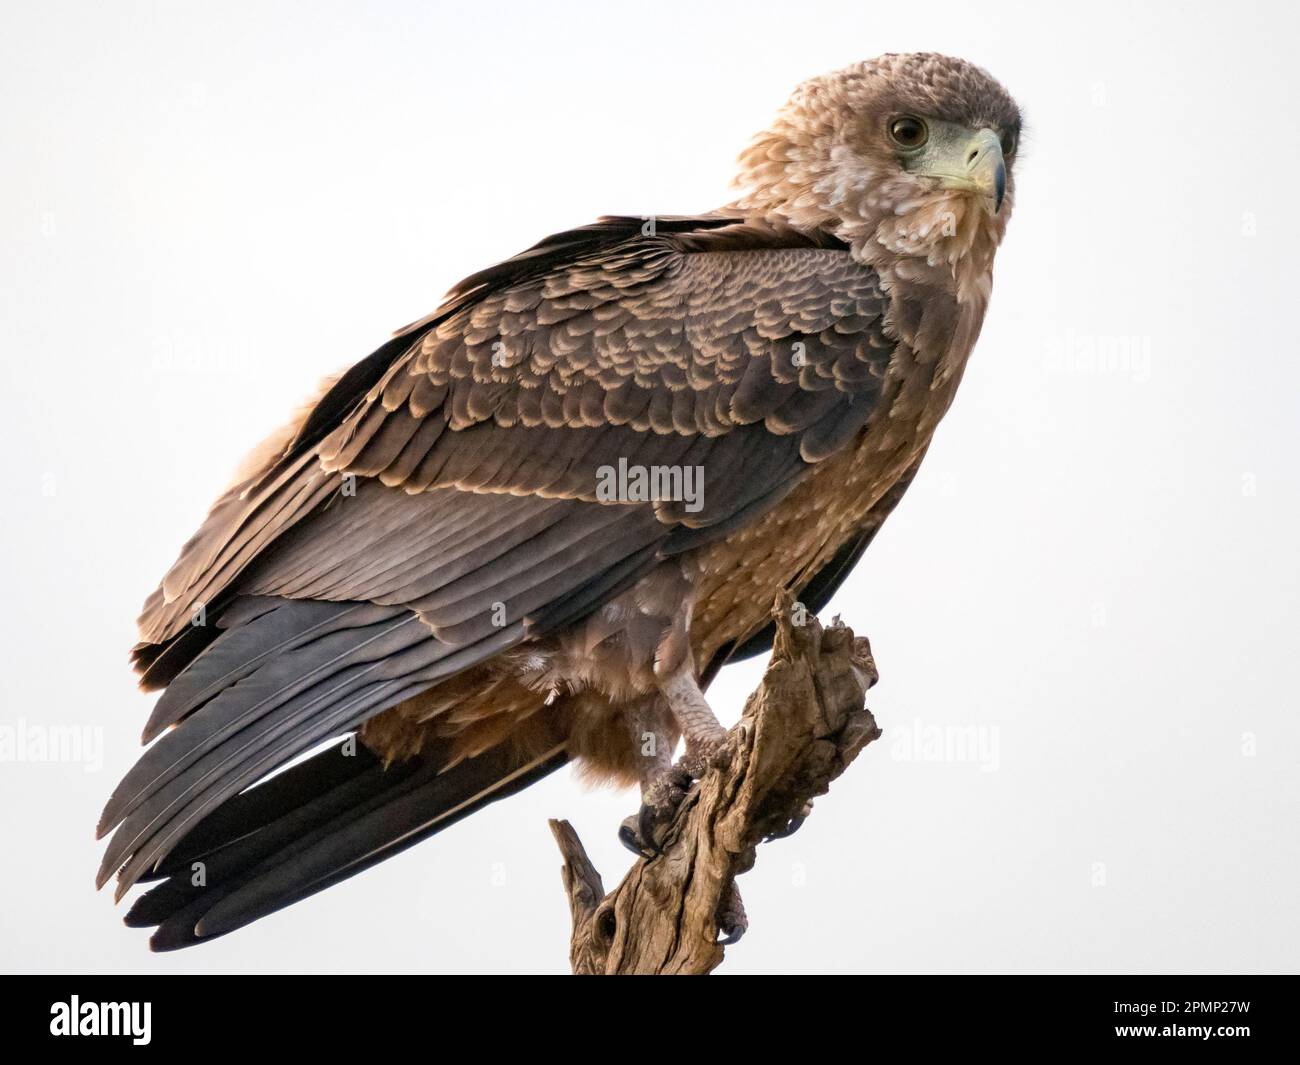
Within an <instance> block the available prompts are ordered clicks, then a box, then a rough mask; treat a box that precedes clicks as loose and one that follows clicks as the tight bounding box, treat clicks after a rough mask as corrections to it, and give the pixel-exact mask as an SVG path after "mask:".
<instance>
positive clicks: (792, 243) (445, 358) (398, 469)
mask: <svg viewBox="0 0 1300 1065" xmlns="http://www.w3.org/2000/svg"><path fill="white" fill-rule="evenodd" d="M884 311H885V300H884V297H883V295H882V293H881V291H880V288H879V285H878V282H877V279H876V278H875V276H874V275H873V274H872V273H871V272H869V271H867V270H865V269H863V268H862V267H860V266H858V265H857V264H856V263H854V261H853V260H852V259H851V258H850V256H849V255H848V253H847V251H846V250H845V249H844V248H842V247H836V246H830V247H828V246H825V242H824V241H814V240H812V239H809V238H807V237H804V236H802V235H800V234H797V233H793V232H791V231H788V230H773V229H768V228H765V227H758V226H753V225H746V224H735V223H729V222H728V221H727V220H725V219H704V220H693V221H692V220H672V221H669V222H667V223H665V222H663V221H662V220H661V221H660V222H659V223H658V224H657V226H656V227H655V232H654V233H652V234H647V233H643V232H642V222H641V221H640V220H639V219H637V220H626V219H625V220H605V221H603V222H601V223H599V224H598V225H597V226H595V227H589V228H588V229H586V230H578V231H573V233H570V234H563V235H561V236H559V237H556V238H551V239H550V240H548V241H545V242H543V243H542V244H541V245H538V246H537V248H534V249H531V250H530V251H529V252H526V253H524V254H523V255H521V256H518V257H516V259H514V260H510V261H509V262H508V263H506V264H502V266H500V267H496V268H493V270H490V271H485V272H484V273H483V274H480V275H476V276H475V277H474V278H471V279H469V280H467V281H466V282H464V283H462V285H461V286H458V288H457V289H456V290H454V291H453V294H452V296H451V297H450V299H449V301H448V303H447V304H446V305H445V306H444V308H443V309H442V310H441V311H440V312H439V313H438V314H436V315H435V316H433V317H431V318H430V319H428V320H425V321H424V322H421V323H417V324H416V325H415V326H413V327H411V328H410V330H409V331H407V332H405V333H404V334H403V335H400V336H399V337H397V338H395V340H394V341H390V342H389V344H388V345H385V347H384V348H381V349H380V350H379V351H377V352H376V353H375V354H374V355H372V356H370V357H369V358H368V359H366V360H364V361H363V362H362V363H360V364H358V365H357V366H356V367H354V368H353V370H351V371H349V372H348V374H345V375H344V376H343V378H342V379H340V381H339V382H338V384H336V385H335V386H334V388H333V389H331V390H330V392H329V393H327V395H326V396H325V397H324V398H323V399H322V400H321V401H320V403H319V404H318V405H317V407H316V409H315V410H314V411H313V412H312V414H311V415H310V416H309V417H308V418H307V419H306V421H305V422H304V424H303V425H302V427H301V428H300V430H299V432H298V435H297V438H296V439H295V441H294V442H293V444H292V445H291V446H290V447H289V448H288V449H287V450H286V451H285V452H284V454H283V455H282V456H280V457H279V458H276V459H274V460H271V461H268V462H267V463H266V465H265V467H264V468H263V469H262V470H261V471H259V472H257V473H256V474H254V475H253V476H252V477H250V478H249V480H248V481H247V482H246V483H245V484H243V485H241V486H239V488H238V490H236V491H233V492H231V493H228V494H227V496H226V497H223V499H222V500H221V501H219V503H218V505H217V507H215V508H214V510H213V512H212V514H211V515H210V516H209V519H208V521H207V522H206V523H205V524H204V526H203V528H201V529H200V531H199V533H198V534H197V535H196V536H195V538H194V539H193V540H191V541H190V543H189V544H187V545H186V548H185V549H184V552H183V553H182V556H181V558H180V560H178V562H177V564H176V565H175V566H174V567H173V568H172V570H171V571H170V572H169V573H168V575H167V577H166V578H165V580H164V583H163V586H162V588H161V589H160V590H159V591H158V592H157V593H155V595H154V596H153V597H151V599H150V600H149V602H148V603H147V604H146V609H145V613H144V615H143V617H142V618H141V634H142V639H143V641H144V644H143V645H142V647H141V648H140V649H138V652H137V656H138V661H139V662H140V664H141V665H142V666H145V667H147V668H146V674H145V679H146V681H147V682H149V681H152V682H153V683H155V684H167V683H169V682H170V687H169V688H168V690H167V692H166V693H165V694H164V695H163V697H162V698H161V699H160V700H159V702H158V706H157V708H156V709H155V712H154V715H153V717H152V719H151V721H150V725H149V727H148V729H147V736H152V735H156V734H157V733H158V732H159V731H160V730H161V729H163V728H165V727H167V726H171V725H175V726H176V727H175V728H173V729H171V731H169V732H168V733H167V734H166V735H165V736H163V738H162V739H161V740H159V742H158V743H156V744H155V745H154V746H153V747H152V748H150V750H149V751H147V752H146V753H145V755H144V756H143V757H142V758H141V760H140V762H139V763H137V765H136V767H135V768H134V769H133V770H132V771H131V772H130V773H129V774H128V775H127V777H126V778H125V779H124V780H123V782H122V783H121V784H120V785H119V787H118V789H117V791H116V792H115V793H114V795H113V797H112V798H111V799H110V802H109V804H108V807H107V809H106V810H105V814H104V818H103V820H102V822H101V826H100V827H101V832H105V831H108V830H110V829H112V828H114V827H115V826H118V827H117V832H116V833H115V835H114V838H113V840H112V842H111V843H110V845H109V848H108V852H107V853H106V855H105V860H104V865H103V867H102V870H101V875H102V876H103V877H105V878H106V877H107V876H108V875H110V874H111V873H112V871H113V870H114V869H118V868H119V867H120V868H121V873H120V880H121V885H120V889H119V893H120V892H122V891H125V890H126V888H127V887H129V885H130V884H131V883H132V882H134V881H135V880H136V879H137V878H138V877H139V876H141V875H142V874H144V873H146V872H147V871H148V870H149V869H150V868H151V867H156V866H157V865H158V864H159V863H160V862H161V861H162V859H163V858H165V857H166V855H167V854H168V853H169V851H170V850H171V849H172V848H173V847H174V846H175V845H176V843H177V842H178V841H179V840H180V839H182V838H183V837H184V836H185V834H186V833H187V832H188V831H189V830H191V829H192V828H193V826H194V825H196V824H197V823H198V822H200V821H201V820H202V819H203V818H204V817H205V816H207V815H208V814H210V813H211V812H212V811H213V810H215V809H216V808H217V807H218V806H220V805H221V804H223V803H224V802H226V801H227V800H228V799H230V798H231V797H232V796H233V795H235V794H236V793H237V792H239V791H241V790H243V789H244V788H246V787H247V786H249V785H250V784H252V783H254V782H255V781H256V780H258V779H260V778H261V777H263V776H265V775H266V774H267V773H269V772H271V771H273V770H274V769H276V768H277V767H279V766H282V765H283V764H284V763H286V762H287V761H289V760H291V759H292V758H294V757H296V756H297V755H299V754H301V753H303V752H305V751H307V750H309V749H310V748H311V747H313V746H315V745H317V744H318V743H320V742H321V741H323V740H325V739H328V738H329V737H330V736H334V735H338V734H340V733H342V732H345V731H347V730H349V729H352V728H355V727H357V726H358V725H359V724H360V723H361V722H363V721H364V720H365V719H366V718H368V717H371V716H373V715H374V714H377V713H379V712H380V711H382V710H384V709H386V708H388V707H390V706H392V705H394V704H396V703H397V702H399V701H401V700H402V699H404V698H407V697H409V696H410V695H412V694H415V693H416V692H418V691H420V690H422V689H424V688H427V687H429V686H430V685H432V684H435V683H438V682H439V681H441V680H443V679H445V678H447V677H449V676H451V675H453V674H455V673H457V672H459V671H461V670H463V669H466V668H468V667H470V666H472V665H474V664H476V663H478V662H481V661H484V660H485V659H487V658H490V657H492V656H493V655H496V654H498V653H500V652H501V651H503V650H505V649H507V648H509V647H511V646H514V645H516V644H518V643H519V642H521V641H523V640H525V639H527V638H529V637H530V636H531V635H535V634H539V633H545V632H548V631H553V630H554V629H556V628H558V627H561V626H563V625H564V624H566V623H568V622H570V621H572V620H575V619H576V618H578V617H580V616H582V615H583V614H585V613H589V612H590V611H592V610H594V609H596V608H598V607H599V606H600V605H601V604H602V603H604V602H607V601H608V600H609V599H611V598H612V597H614V596H616V595H617V594H619V593H620V592H621V591H622V590H624V589H626V588H627V587H629V586H630V585H631V584H632V583H634V582H635V581H636V580H637V579H638V578H639V577H640V576H642V575H643V574H644V573H645V572H647V571H648V570H649V569H650V568H651V567H653V566H654V565H655V564H656V562H657V561H658V560H660V559H662V558H664V557H669V556H671V555H672V554H674V553H677V552H680V551H684V550H687V549H690V548H692V547H695V546H698V545H700V544H703V543H707V542H709V541H710V540H713V539H716V538H718V537H721V536H725V535H727V533H728V532H730V531H731V530H733V529H735V528H737V527H740V526H742V525H744V524H745V523H747V522H748V521H751V520H753V519H754V518H755V517H756V516H758V515H759V514H761V513H762V512H763V511H764V510H766V509H767V508H768V507H770V506H772V505H774V504H775V503H776V502H777V501H778V500H779V499H780V498H781V497H782V496H783V495H784V494H785V493H786V492H787V491H789V489H790V488H791V487H792V486H793V485H794V484H795V483H796V482H797V480H798V479H799V478H800V476H801V475H802V474H803V473H804V472H805V471H806V470H807V469H808V468H809V467H810V466H811V465H812V464H814V463H816V462H818V461H820V460H821V459H822V458H824V457H825V456H826V455H828V454H830V453H831V452H833V451H834V450H835V449H836V448H837V447H839V446H841V445H842V444H844V443H845V442H847V441H848V440H849V439H850V438H851V437H852V436H853V434H854V433H855V431H856V430H857V429H859V428H861V427H862V426H863V425H864V424H865V423H866V421H867V419H868V418H869V417H870V415H871V414H872V413H873V411H875V410H876V408H877V402H876V401H877V399H878V398H879V396H880V392H881V386H882V381H883V378H884V372H885V368H886V366H887V364H888V361H889V357H890V353H891V350H892V343H891V341H890V340H889V339H888V338H887V336H886V334H885V332H884V328H883V316H884ZM620 459H622V460H625V461H626V462H627V463H629V464H633V465H639V466H646V467H648V466H656V465H669V466H672V465H678V466H687V465H690V466H701V467H703V469H704V498H703V508H702V509H700V510H698V511H688V510H686V509H685V507H684V505H683V502H682V501H660V502H657V503H614V504H611V503H609V502H604V501H600V500H599V499H598V496H597V491H596V486H597V483H598V471H599V470H600V468H601V467H616V466H617V464H618V463H619V460H620ZM353 489H354V491H353ZM196 604H198V605H200V606H202V607H203V608H204V609H205V610H206V611H207V612H208V613H209V616H210V617H211V618H215V620H216V624H215V625H211V624H209V625H206V626H203V627H202V628H203V629H204V631H203V632H202V634H200V635H195V633H194V631H193V629H194V627H193V626H192V625H191V624H190V619H191V616H192V615H193V614H194V613H195V610H196Z"/></svg>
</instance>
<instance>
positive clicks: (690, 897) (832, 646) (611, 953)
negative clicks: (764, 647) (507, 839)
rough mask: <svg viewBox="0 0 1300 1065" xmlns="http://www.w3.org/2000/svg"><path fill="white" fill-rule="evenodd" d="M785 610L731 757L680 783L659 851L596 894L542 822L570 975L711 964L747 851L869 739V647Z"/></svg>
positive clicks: (576, 854)
mask: <svg viewBox="0 0 1300 1065" xmlns="http://www.w3.org/2000/svg"><path fill="white" fill-rule="evenodd" d="M793 608H794V604H793V603H792V602H791V601H790V600H789V599H784V600H778V602H777V604H776V607H775V608H774V610H773V617H774V618H775V620H776V623H777V631H776V638H775V641H774V643H773V647H772V658H771V661H770V662H769V663H768V667H767V672H766V673H765V674H764V676H763V682H762V684H760V685H759V687H758V689H757V690H756V691H755V692H754V693H753V694H752V695H750V697H749V699H748V700H747V701H746V703H745V710H744V714H743V716H742V718H741V722H740V725H738V726H737V728H738V729H739V730H740V734H739V736H738V738H737V739H738V743H737V745H736V753H735V755H734V756H733V758H732V759H731V762H730V764H729V765H728V766H727V767H726V768H723V769H716V770H710V771H709V772H708V774H707V775H706V776H705V777H704V778H703V779H702V780H700V781H699V782H698V783H697V784H696V785H695V786H694V787H693V788H692V789H691V791H690V793H689V794H688V795H687V797H686V799H685V800H684V801H683V803H682V805H681V808H680V809H679V810H678V811H677V815H676V818H675V819H674V821H673V823H672V825H671V827H670V828H669V830H668V833H667V836H666V838H665V842H664V848H663V852H662V853H661V854H659V855H658V856H657V857H655V858H652V859H648V860H647V859H641V860H638V861H637V863H636V864H635V865H634V866H633V867H632V868H631V870H630V871H629V872H628V874H627V876H626V877H624V879H623V882H622V883H621V884H619V885H618V887H617V888H615V889H614V890H613V891H612V892H611V893H609V894H608V895H607V894H605V888H604V885H603V884H602V882H601V879H600V874H599V873H598V872H597V871H596V869H595V867H594V866H593V865H592V864H591V861H590V860H589V859H588V857H587V853H586V851H585V850H584V849H583V846H582V842H581V840H579V839H578V836H577V833H576V832H574V830H573V827H572V826H571V825H570V824H569V823H568V822H567V821H551V822H550V825H551V831H552V833H553V834H554V835H555V840H556V842H557V843H558V844H559V847H560V853H561V854H562V855H563V857H564V867H563V870H562V875H563V880H564V887H565V891H566V892H567V893H568V896H569V908H570V911H571V913H572V917H573V935H572V939H571V942H570V953H569V957H570V962H571V964H572V967H573V971H574V972H575V973H578V974H602V973H603V974H606V975H612V974H619V973H624V974H633V973H635V974H668V973H683V974H689V973H695V974H702V973H708V972H710V971H711V970H713V969H714V968H716V967H717V966H718V964H719V963H720V962H721V961H722V958H723V944H721V943H719V942H718V929H719V926H720V924H721V925H725V924H727V923H732V922H734V919H735V913H734V909H735V908H736V907H737V906H738V904H739V895H738V894H737V893H736V891H735V879H736V877H737V876H738V875H740V874H741V873H744V872H747V871H748V870H749V869H750V868H751V867H752V866H753V864H754V857H755V848H756V847H757V846H758V844H759V843H760V842H762V841H763V840H764V839H767V838H769V837H771V836H776V835H781V834H783V833H785V832H786V830H787V829H788V828H789V826H791V825H792V824H797V823H798V822H799V821H800V820H802V818H803V816H805V814H806V813H807V811H808V808H809V804H810V803H811V800H812V799H813V798H815V797H816V796H818V795H824V794H825V793H826V791H827V790H828V789H829V787H830V782H831V781H832V780H834V779H835V778H836V777H838V776H839V775H840V774H841V773H842V772H844V770H845V768H846V767H847V766H848V764H849V763H850V762H852V761H853V759H854V758H855V757H856V756H857V754H858V752H859V751H860V750H862V748H863V747H865V746H866V745H867V744H868V743H870V742H871V741H872V740H874V739H876V738H877V737H878V736H879V735H880V730H879V729H878V728H877V727H876V722H875V719H874V718H873V717H872V716H871V713H870V711H868V710H867V709H866V707H865V705H864V704H863V700H864V697H865V694H866V691H867V689H868V688H870V687H871V685H873V684H874V683H875V682H876V677H877V674H876V667H875V662H874V660H873V659H872V657H871V647H870V644H868V642H867V640H866V639H865V637H857V638H855V637H854V635H853V632H852V630H850V629H848V628H847V627H845V626H844V625H843V624H841V623H840V621H839V619H838V618H837V619H836V620H835V621H834V622H833V623H832V624H831V625H830V627H829V628H825V629H823V628H822V626H821V625H820V624H819V623H818V621H817V619H816V618H814V617H810V618H808V619H807V622H806V623H805V624H803V625H796V624H794V623H793V622H792V612H793ZM729 910H730V911H732V912H730V913H729ZM728 916H730V917H731V919H732V921H731V922H729V921H728V920H727V919H726V918H727V917H728Z"/></svg>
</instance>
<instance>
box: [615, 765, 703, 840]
mask: <svg viewBox="0 0 1300 1065" xmlns="http://www.w3.org/2000/svg"><path fill="white" fill-rule="evenodd" d="M690 786H691V777H690V776H689V775H688V774H687V773H686V772H684V771H683V770H682V769H681V768H680V767H678V766H673V765H669V766H664V767H663V768H662V769H659V770H656V771H655V772H654V773H653V774H652V775H651V777H650V779H649V780H648V781H647V783H646V786H645V788H644V789H643V790H642V792H641V809H640V810H639V811H637V812H636V813H635V814H633V815H632V816H631V817H629V818H627V819H626V820H624V822H623V823H622V825H620V826H619V829H618V838H619V842H620V843H622V844H623V846H625V847H626V848H627V849H628V850H630V851H631V852H632V853H633V854H639V855H640V856H641V857H642V858H653V857H654V856H655V855H657V854H659V853H660V851H662V850H663V843H664V836H665V834H666V833H667V830H668V826H669V825H671V824H672V821H673V818H674V817H675V816H676V815H677V808H678V807H679V806H681V804H682V800H683V799H684V798H686V792H687V791H688V790H689V788H690Z"/></svg>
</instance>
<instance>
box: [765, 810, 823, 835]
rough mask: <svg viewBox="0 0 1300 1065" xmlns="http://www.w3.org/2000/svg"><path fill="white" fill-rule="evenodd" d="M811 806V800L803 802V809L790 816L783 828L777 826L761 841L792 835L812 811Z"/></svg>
mask: <svg viewBox="0 0 1300 1065" xmlns="http://www.w3.org/2000/svg"><path fill="white" fill-rule="evenodd" d="M812 808H813V804H812V803H811V802H806V803H804V804H803V809H802V810H800V811H799V812H798V813H797V814H795V816H794V817H792V818H790V820H789V821H788V822H786V824H785V827H784V828H778V829H776V830H775V831H774V832H769V833H768V834H767V835H766V836H764V837H763V842H764V843H770V842H771V841H772V840H774V839H785V838H786V836H793V835H794V834H795V833H796V832H798V831H799V829H800V828H801V827H802V826H803V823H804V822H805V821H807V820H808V815H809V814H811V813H812Z"/></svg>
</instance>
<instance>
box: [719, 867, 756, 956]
mask: <svg viewBox="0 0 1300 1065" xmlns="http://www.w3.org/2000/svg"><path fill="white" fill-rule="evenodd" d="M717 921H718V934H719V935H720V936H721V937H722V938H721V939H719V940H718V945H719V946H722V947H729V946H731V944H733V943H739V942H740V937H741V936H743V935H744V934H745V933H746V932H747V931H749V918H748V917H747V916H746V915H745V904H744V903H743V902H742V901H741V899H740V889H739V888H738V887H736V882H735V881H734V880H733V881H732V882H731V890H730V891H729V892H728V893H727V898H726V900H725V901H724V902H723V903H722V906H721V907H720V908H719V910H718V917H717Z"/></svg>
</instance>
